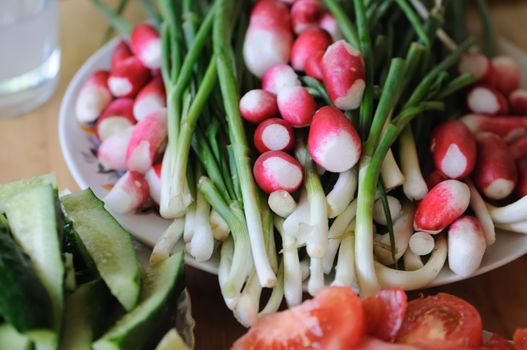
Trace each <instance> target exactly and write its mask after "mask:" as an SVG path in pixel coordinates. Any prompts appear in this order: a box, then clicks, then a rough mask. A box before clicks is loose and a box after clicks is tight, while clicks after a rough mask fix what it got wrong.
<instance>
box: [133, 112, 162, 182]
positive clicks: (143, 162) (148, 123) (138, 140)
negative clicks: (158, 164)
mask: <svg viewBox="0 0 527 350" xmlns="http://www.w3.org/2000/svg"><path fill="white" fill-rule="evenodd" d="M166 137H167V118H166V113H165V112H164V111H160V112H156V113H152V114H150V115H149V116H148V117H146V118H144V119H142V120H141V121H140V122H139V123H137V124H136V126H135V127H134V132H133V133H132V138H131V139H130V143H129V144H128V149H127V150H126V167H127V168H128V170H133V171H137V172H140V173H142V174H144V173H146V172H147V171H148V169H150V168H151V167H152V165H153V164H154V162H155V161H156V160H157V158H158V156H159V154H160V153H161V151H162V149H163V146H164V145H165V141H166Z"/></svg>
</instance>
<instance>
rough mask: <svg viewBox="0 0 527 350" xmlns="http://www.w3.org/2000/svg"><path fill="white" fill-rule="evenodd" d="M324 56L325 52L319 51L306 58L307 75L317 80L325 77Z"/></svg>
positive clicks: (305, 68)
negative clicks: (323, 69)
mask: <svg viewBox="0 0 527 350" xmlns="http://www.w3.org/2000/svg"><path fill="white" fill-rule="evenodd" d="M322 57H324V52H317V53H315V54H313V55H312V56H310V57H308V58H307V59H306V62H305V64H304V70H305V72H306V75H307V76H310V77H312V78H315V79H317V80H322V79H324V75H323V74H322Z"/></svg>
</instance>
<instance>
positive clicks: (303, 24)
mask: <svg viewBox="0 0 527 350" xmlns="http://www.w3.org/2000/svg"><path fill="white" fill-rule="evenodd" d="M323 14H324V6H323V5H322V3H321V2H320V1H319V0H297V1H295V3H294V4H293V6H292V7H291V24H292V27H293V30H294V32H295V33H296V34H297V35H300V34H302V33H303V32H304V31H305V30H307V29H311V28H316V27H318V22H319V21H320V19H321V18H322V15H323Z"/></svg>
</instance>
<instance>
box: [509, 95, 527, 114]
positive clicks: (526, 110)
mask: <svg viewBox="0 0 527 350" xmlns="http://www.w3.org/2000/svg"><path fill="white" fill-rule="evenodd" d="M509 106H510V108H511V113H512V114H514V115H527V90H525V89H517V90H514V91H513V92H511V93H510V95H509Z"/></svg>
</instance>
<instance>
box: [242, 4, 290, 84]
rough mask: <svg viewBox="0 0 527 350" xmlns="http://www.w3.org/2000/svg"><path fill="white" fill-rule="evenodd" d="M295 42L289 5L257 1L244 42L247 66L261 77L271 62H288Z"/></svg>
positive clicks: (244, 55)
mask: <svg viewBox="0 0 527 350" xmlns="http://www.w3.org/2000/svg"><path fill="white" fill-rule="evenodd" d="M292 43H293V33H292V31H291V24H290V16H289V9H288V8H287V6H286V5H285V4H283V3H281V2H280V1H278V0H261V1H258V2H257V3H256V4H255V5H254V7H253V9H252V11H251V18H250V22H249V27H248V28H247V32H246V33H245V41H244V43H243V57H244V60H245V65H246V66H247V69H248V70H249V71H250V72H251V73H253V74H254V75H256V76H257V77H259V78H261V77H262V76H263V75H264V73H265V72H266V71H267V70H268V69H269V68H271V67H272V66H274V65H276V64H279V63H287V62H288V61H289V54H290V52H291V45H292Z"/></svg>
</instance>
